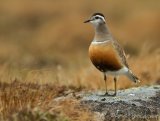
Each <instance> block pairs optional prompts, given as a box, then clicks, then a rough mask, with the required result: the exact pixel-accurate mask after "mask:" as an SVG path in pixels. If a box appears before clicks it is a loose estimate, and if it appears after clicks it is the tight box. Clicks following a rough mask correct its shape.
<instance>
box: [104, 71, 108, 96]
mask: <svg viewBox="0 0 160 121" xmlns="http://www.w3.org/2000/svg"><path fill="white" fill-rule="evenodd" d="M104 82H105V88H106V92H105V94H104V95H108V90H107V76H106V74H105V73H104Z"/></svg>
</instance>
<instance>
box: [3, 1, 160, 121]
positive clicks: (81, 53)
mask: <svg viewBox="0 0 160 121" xmlns="http://www.w3.org/2000/svg"><path fill="white" fill-rule="evenodd" d="M159 11H160V2H159V1H158V0H153V1H149V0H146V1H138V0H135V1H127V0H119V1H116V2H115V1H106V2H104V1H94V2H93V1H85V0H81V1H73V0H70V1H67V2H64V1H63V2H62V1H49V0H46V1H43V0H40V1H31V0H29V1H25V0H14V1H11V0H7V1H1V2H0V98H1V99H0V107H1V108H0V116H1V117H3V118H5V119H8V120H9V119H11V120H12V119H13V118H15V117H14V116H17V118H19V119H17V120H22V119H21V117H23V116H24V115H25V116H26V117H28V118H31V117H34V118H35V117H39V116H40V115H43V114H44V118H48V119H47V120H49V118H50V117H51V119H55V120H60V121H61V120H62V121H64V120H77V121H78V120H79V121H81V120H82V119H83V120H84V121H85V120H86V121H87V120H89V119H90V117H92V116H90V115H91V114H90V112H89V111H87V109H83V108H82V109H81V108H78V109H77V106H79V102H78V100H77V99H73V100H65V101H62V102H60V103H58V104H55V103H56V102H53V98H55V97H58V96H59V95H62V94H63V92H65V91H68V90H74V91H77V89H85V90H98V89H101V90H103V89H104V82H103V78H102V74H101V73H100V72H99V71H98V70H96V69H95V68H94V67H93V65H92V64H91V62H90V60H89V58H88V46H89V44H90V42H91V40H92V37H93V34H94V31H93V28H92V27H91V26H90V25H86V24H83V21H84V20H85V19H87V18H88V17H89V16H90V15H91V14H92V13H94V12H103V13H104V14H105V15H106V16H107V21H108V24H109V26H110V28H111V31H112V33H113V35H114V36H115V38H117V39H118V40H119V42H120V43H121V44H122V45H123V46H124V48H125V50H126V53H127V54H128V55H129V58H128V62H129V65H130V67H131V69H132V70H133V72H134V73H135V74H136V75H137V76H138V77H139V78H140V79H141V83H140V84H138V85H134V84H133V83H132V82H130V81H129V80H128V79H127V78H125V77H120V79H119V81H118V88H119V89H124V88H129V87H132V86H141V85H152V84H160V74H159V72H160V50H159V47H160V46H159V45H160V41H159V40H160V34H159V31H160V14H159ZM15 80H16V81H15ZM17 80H18V81H17ZM122 82H123V83H122ZM108 86H109V88H110V89H112V87H113V84H112V78H111V77H109V80H108ZM73 88H74V89H73ZM67 105H69V109H68V110H69V111H68V110H67V107H66V106H67ZM50 109H54V110H52V111H51V112H50ZM83 112H84V113H83ZM58 117H60V118H58ZM15 120H16V119H15ZM30 120H34V119H33V118H31V119H30ZM36 120H40V119H38V118H37V119H36Z"/></svg>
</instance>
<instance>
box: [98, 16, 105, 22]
mask: <svg viewBox="0 0 160 121" xmlns="http://www.w3.org/2000/svg"><path fill="white" fill-rule="evenodd" d="M96 16H97V17H99V18H101V19H102V20H103V21H105V19H104V17H103V16H100V15H96Z"/></svg>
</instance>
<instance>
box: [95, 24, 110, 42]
mask: <svg viewBox="0 0 160 121" xmlns="http://www.w3.org/2000/svg"><path fill="white" fill-rule="evenodd" d="M107 40H113V37H112V34H111V33H110V31H109V29H108V26H107V24H104V23H103V24H99V25H97V26H95V36H94V39H93V41H94V42H103V41H107Z"/></svg>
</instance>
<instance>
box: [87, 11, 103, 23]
mask: <svg viewBox="0 0 160 121" xmlns="http://www.w3.org/2000/svg"><path fill="white" fill-rule="evenodd" d="M88 22H89V23H92V24H93V25H94V26H98V25H102V24H105V23H106V21H105V17H104V15H103V14H102V13H94V14H93V15H92V16H91V17H90V19H89V20H86V21H85V22H84V23H88Z"/></svg>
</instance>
